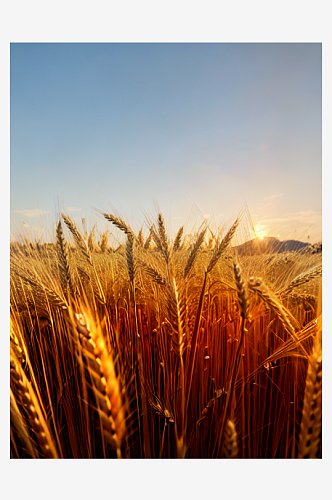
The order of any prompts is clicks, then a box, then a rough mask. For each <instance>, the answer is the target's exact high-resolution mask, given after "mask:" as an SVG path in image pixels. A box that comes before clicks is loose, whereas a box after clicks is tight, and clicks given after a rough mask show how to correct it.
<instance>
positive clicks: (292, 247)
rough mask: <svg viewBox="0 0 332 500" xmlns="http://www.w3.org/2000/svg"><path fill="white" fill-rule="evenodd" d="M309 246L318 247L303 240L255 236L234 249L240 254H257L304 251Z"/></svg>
mask: <svg viewBox="0 0 332 500" xmlns="http://www.w3.org/2000/svg"><path fill="white" fill-rule="evenodd" d="M308 247H312V248H313V247H316V245H310V243H304V242H303V241H297V240H286V241H280V240H278V238H273V237H269V236H267V237H265V238H263V239H260V238H254V239H252V240H250V241H246V242H245V243H243V244H242V245H238V246H237V247H234V249H236V251H237V252H238V253H239V254H240V255H255V254H261V253H282V252H299V251H300V252H301V253H302V252H304V250H305V249H306V250H307V251H309V248H308ZM320 248H321V247H320ZM320 251H321V249H320ZM310 253H311V252H310Z"/></svg>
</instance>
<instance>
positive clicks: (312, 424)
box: [298, 335, 322, 458]
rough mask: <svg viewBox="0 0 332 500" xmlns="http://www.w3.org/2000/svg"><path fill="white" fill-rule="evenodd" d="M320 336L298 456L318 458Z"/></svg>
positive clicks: (311, 360) (311, 365) (309, 374)
mask: <svg viewBox="0 0 332 500" xmlns="http://www.w3.org/2000/svg"><path fill="white" fill-rule="evenodd" d="M319 337H320V335H318V336H316V338H315V342H314V347H313V352H312V354H311V356H310V358H309V364H308V372H307V380H306V386H305V392H304V401H303V411H302V421H301V428H300V436H299V452H298V458H318V457H317V452H318V450H319V447H320V444H321V439H322V436H321V434H322V349H321V344H320V339H319Z"/></svg>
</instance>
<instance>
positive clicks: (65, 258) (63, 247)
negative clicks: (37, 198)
mask: <svg viewBox="0 0 332 500" xmlns="http://www.w3.org/2000/svg"><path fill="white" fill-rule="evenodd" d="M56 241H57V255H58V260H59V269H60V279H61V284H62V288H63V290H64V292H65V293H66V292H67V290H69V292H70V294H71V295H72V296H73V295H74V285H73V281H72V277H71V272H70V267H69V252H68V245H67V242H66V240H65V238H64V236H63V231H62V226H61V221H59V223H58V224H57V228H56Z"/></svg>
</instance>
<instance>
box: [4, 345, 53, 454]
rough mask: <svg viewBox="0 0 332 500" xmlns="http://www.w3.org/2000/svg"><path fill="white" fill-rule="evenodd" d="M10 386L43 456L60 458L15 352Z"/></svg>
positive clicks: (12, 355) (12, 356)
mask: <svg viewBox="0 0 332 500" xmlns="http://www.w3.org/2000/svg"><path fill="white" fill-rule="evenodd" d="M10 384H11V388H12V392H13V395H14V396H15V399H16V401H17V402H19V404H20V405H21V406H22V408H24V410H25V412H26V414H27V416H28V422H29V425H30V427H31V428H32V430H33V431H34V433H35V436H36V438H37V440H38V444H39V446H40V448H41V451H42V453H43V455H44V456H45V458H59V456H58V452H57V450H56V447H55V444H54V441H53V439H52V436H51V432H50V430H49V428H48V426H47V423H46V420H45V418H44V415H43V412H42V409H41V407H40V405H39V402H38V399H37V397H36V395H35V392H34V390H33V387H32V385H31V383H30V381H29V380H28V379H27V377H26V375H25V373H24V371H23V369H22V367H21V365H20V363H19V362H18V360H17V358H16V356H15V354H14V353H13V352H12V353H11V357H10Z"/></svg>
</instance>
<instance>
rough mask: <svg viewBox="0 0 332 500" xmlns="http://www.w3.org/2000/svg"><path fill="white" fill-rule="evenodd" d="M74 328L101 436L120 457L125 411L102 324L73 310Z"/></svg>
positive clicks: (87, 315)
mask: <svg viewBox="0 0 332 500" xmlns="http://www.w3.org/2000/svg"><path fill="white" fill-rule="evenodd" d="M76 326H77V331H78V333H79V334H80V341H81V345H82V347H83V355H84V357H85V359H86V360H87V362H88V367H89V368H88V369H89V372H90V375H91V378H92V380H93V383H94V386H95V387H94V392H95V396H96V399H97V400H98V403H99V406H100V410H99V416H100V420H101V423H102V425H103V431H104V436H105V438H106V440H107V441H108V443H109V444H110V445H111V446H112V447H113V448H114V449H116V451H117V455H118V457H119V458H120V457H121V450H120V446H121V442H122V439H123V437H124V432H125V412H124V407H123V404H122V398H121V393H120V385H119V381H118V379H117V377H116V374H115V369H114V364H113V359H112V356H111V354H109V353H108V351H107V348H106V343H105V340H104V337H103V334H102V332H101V328H100V326H99V325H97V324H96V323H95V322H94V320H93V319H92V317H91V315H90V314H88V313H86V312H84V314H76Z"/></svg>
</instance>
